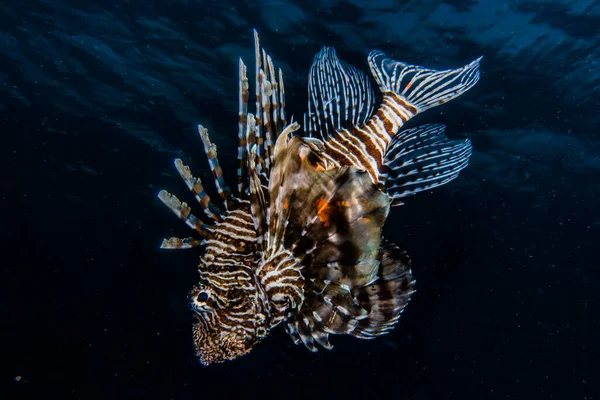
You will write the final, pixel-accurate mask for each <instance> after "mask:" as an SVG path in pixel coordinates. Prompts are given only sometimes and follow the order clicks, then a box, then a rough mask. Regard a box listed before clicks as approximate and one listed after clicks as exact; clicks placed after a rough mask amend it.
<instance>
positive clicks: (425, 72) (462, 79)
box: [369, 51, 483, 114]
mask: <svg viewBox="0 0 600 400" xmlns="http://www.w3.org/2000/svg"><path fill="white" fill-rule="evenodd" d="M482 58H483V57H479V58H478V59H476V60H474V61H473V62H471V63H470V64H467V65H465V66H464V67H462V68H458V69H451V70H446V71H436V70H433V69H427V68H423V67H420V66H417V65H409V64H406V63H403V62H400V61H394V60H392V59H390V58H388V57H386V56H385V54H384V53H382V52H381V51H372V52H371V53H370V54H369V66H370V68H371V73H372V74H373V77H374V78H375V80H376V81H377V84H378V85H379V88H380V89H381V91H382V92H383V93H386V92H393V93H395V94H397V95H399V96H400V97H401V98H403V99H404V100H406V101H407V102H408V103H409V105H410V106H413V107H415V108H416V113H419V112H423V111H425V110H427V109H429V108H432V107H435V106H437V105H440V104H444V103H446V102H448V101H450V100H452V99H454V98H456V97H458V96H460V95H461V94H463V93H464V92H466V91H467V90H469V89H471V88H472V87H473V86H475V84H476V83H477V82H478V81H479V64H480V62H481V59H482ZM416 113H415V114H416Z"/></svg>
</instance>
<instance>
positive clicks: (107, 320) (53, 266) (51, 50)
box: [0, 0, 600, 400]
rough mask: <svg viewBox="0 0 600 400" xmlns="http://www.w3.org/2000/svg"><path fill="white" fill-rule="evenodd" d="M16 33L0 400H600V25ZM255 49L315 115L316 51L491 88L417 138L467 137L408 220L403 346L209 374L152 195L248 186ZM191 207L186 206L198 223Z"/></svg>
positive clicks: (266, 18)
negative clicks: (245, 76)
mask: <svg viewBox="0 0 600 400" xmlns="http://www.w3.org/2000/svg"><path fill="white" fill-rule="evenodd" d="M5 3H6V4H3V5H2V7H1V9H0V27H1V28H0V49H1V53H0V54H1V57H2V58H1V64H0V79H1V82H2V97H1V99H0V121H1V128H0V130H1V134H2V142H1V143H2V144H1V145H0V151H1V157H0V160H1V162H2V166H1V168H0V175H1V177H2V180H1V181H0V182H1V186H0V206H1V208H0V211H1V212H2V215H1V219H0V221H2V228H3V229H2V230H1V235H2V237H1V240H0V243H1V244H2V250H3V251H2V259H1V260H2V261H1V268H0V302H1V303H0V326H1V329H0V334H1V337H0V343H1V346H2V347H1V348H0V350H1V352H0V354H1V356H0V360H1V363H2V368H1V370H2V376H1V377H0V380H1V381H2V386H1V392H0V397H2V398H3V399H4V398H6V399H12V398H15V399H16V398H21V399H22V398H33V396H38V395H43V396H44V397H45V398H61V399H68V398H79V399H95V398H99V399H107V398H142V397H143V398H157V399H166V398H175V399H188V398H189V399H191V398H217V396H218V398H219V399H221V398H223V399H225V398H248V399H251V398H265V397H266V398H279V397H280V398H286V399H291V398H315V399H320V398H327V399H338V398H339V399H348V398H351V399H364V398H384V397H393V398H398V399H405V398H406V399H446V398H457V399H587V400H590V399H598V398H600V388H599V385H598V383H597V372H594V371H597V370H598V369H599V368H600V362H599V360H600V358H599V357H600V345H599V344H598V343H599V342H598V337H600V326H599V319H600V318H599V315H600V313H599V310H600V308H599V303H600V301H599V295H598V293H599V290H600V267H599V265H600V256H599V255H598V245H599V244H600V212H599V204H600V203H599V201H598V198H599V197H600V136H599V132H598V124H599V122H600V114H599V113H598V109H599V106H600V60H599V55H600V35H599V34H600V31H599V29H600V3H598V2H597V1H596V2H595V1H583V0H582V1H566V0H564V1H558V0H557V1H548V2H542V1H502V2H501V1H494V0H480V1H464V2H463V1H461V2H459V1H445V2H436V1H407V2H402V1H388V0H378V1H357V0H354V1H351V0H346V1H333V0H328V1H324V2H304V1H288V2H285V1H273V0H267V1H260V2H258V1H248V2H232V1H220V2H214V1H183V0H180V1H160V2H159V1H146V2H141V1H138V2H136V1H119V2H91V1H88V2H80V1H77V2H75V1H61V0H56V1H32V0H28V1H22V2H14V3H13V2H10V3H9V2H5ZM252 28H256V29H257V30H258V32H259V34H260V36H261V40H262V44H263V45H264V47H265V48H266V50H267V51H268V52H269V53H270V54H271V56H272V57H273V58H274V59H275V61H276V62H277V63H278V64H279V65H280V66H281V67H282V69H283V72H284V75H285V83H286V94H287V103H288V114H295V116H296V118H297V119H300V118H301V116H302V114H303V113H304V112H305V110H306V101H307V94H306V88H307V75H308V68H309V66H310V64H311V62H312V58H313V56H314V54H315V53H316V52H318V51H319V50H320V48H321V46H323V45H330V46H335V47H336V49H337V51H338V54H339V55H340V57H341V58H342V59H344V60H345V61H348V62H350V63H352V64H354V65H357V66H358V67H360V68H361V69H363V70H365V71H367V70H368V69H367V63H366V56H367V54H368V52H369V51H370V50H372V49H381V50H384V51H386V52H387V53H388V54H389V55H391V56H392V57H394V58H395V59H399V60H403V61H407V62H410V63H414V64H422V65H426V66H428V67H431V68H441V69H446V68H456V67H459V66H462V65H464V64H466V63H467V62H469V61H471V60H472V59H474V58H475V57H477V56H479V55H484V61H483V64H482V78H481V81H480V82H479V83H478V84H477V86H476V87H475V88H474V89H473V90H472V91H470V92H468V93H467V94H465V95H463V96H461V97H460V98H459V99H457V100H454V101H453V102H451V103H450V104H447V105H444V106H442V107H438V108H435V109H433V110H430V111H428V112H426V113H425V114H423V115H422V116H419V117H418V118H417V119H416V121H414V123H415V124H417V123H432V122H435V123H444V124H446V125H448V128H447V132H448V134H449V135H450V136H451V137H456V138H461V137H469V138H471V140H472V141H473V145H474V149H475V150H474V155H473V157H472V160H471V164H470V166H469V167H468V168H467V169H466V170H465V171H463V172H462V173H461V176H460V178H459V179H457V180H456V181H454V182H452V183H451V184H448V185H446V186H444V187H443V188H440V189H437V190H435V191H432V192H431V193H424V194H420V195H418V196H415V197H413V198H410V199H408V200H407V202H406V203H407V204H406V205H405V206H403V207H400V208H396V209H393V210H392V212H391V215H390V217H389V219H388V222H387V224H386V230H385V236H386V237H389V238H390V239H393V240H394V241H396V242H398V243H399V244H400V245H401V247H402V248H403V249H405V250H407V251H408V252H409V254H410V255H411V258H412V260H413V273H414V275H415V277H416V279H417V290H418V291H417V293H416V294H415V296H414V297H413V300H412V302H411V303H410V305H409V306H408V307H407V309H406V312H405V313H404V315H403V317H402V319H401V321H400V323H399V324H398V325H397V327H396V329H395V330H394V331H392V333H391V334H389V335H388V336H385V337H381V338H379V339H376V340H374V341H359V340H357V339H352V338H346V337H333V338H332V344H333V345H334V350H332V351H329V352H328V351H320V352H319V353H318V354H311V353H309V352H308V351H306V349H304V348H303V347H300V346H294V345H293V343H292V341H291V340H290V338H289V337H288V336H287V334H286V333H285V332H284V331H283V329H277V330H276V331H274V332H272V333H271V335H270V336H269V338H268V339H267V340H266V341H265V342H264V343H261V344H260V345H258V346H257V347H256V348H255V349H254V350H253V351H252V353H251V354H250V355H248V356H244V357H242V358H240V359H238V360H236V361H234V362H230V363H226V364H222V365H215V366H211V367H208V368H205V367H202V366H201V365H200V364H199V363H198V361H197V358H196V357H195V356H194V351H193V346H192V341H191V324H192V314H191V312H189V310H188V308H187V304H186V297H185V296H186V294H187V292H188V291H189V290H190V289H191V287H192V285H193V284H194V283H195V282H196V281H197V272H196V265H197V260H198V256H199V253H198V252H196V251H194V250H189V251H185V252H184V251H181V252H166V251H161V250H159V249H158V246H159V244H160V242H161V240H162V238H163V236H171V235H180V236H184V235H187V233H188V232H187V230H186V227H185V226H183V225H182V224H181V223H180V222H179V221H177V219H175V218H173V217H172V215H171V214H170V213H169V212H168V210H167V209H166V208H164V207H163V206H162V205H161V204H160V202H159V201H158V200H157V199H156V197H155V194H156V192H157V191H158V189H160V188H165V189H167V190H170V191H173V192H176V193H179V194H184V193H186V192H185V186H184V185H183V184H182V183H181V182H180V180H179V178H178V177H176V176H175V174H174V172H175V170H174V168H173V167H172V159H173V158H174V157H181V158H183V159H184V161H186V162H187V163H188V164H191V165H192V166H193V167H195V170H197V171H198V170H199V171H203V172H202V173H203V174H204V175H202V176H206V173H208V168H207V164H206V160H205V158H204V155H203V154H202V148H201V145H200V140H199V138H198V137H197V134H196V133H195V125H196V124H198V123H202V124H203V125H205V126H207V127H208V128H209V129H210V131H211V137H212V138H213V140H214V142H216V144H217V145H218V146H219V152H220V155H221V161H222V164H224V167H225V169H226V177H227V178H228V179H231V178H233V177H234V173H235V162H234V159H235V154H236V134H237V58H238V57H240V56H241V57H243V58H244V59H245V60H246V62H247V64H249V65H250V67H251V68H253V58H252V54H253V42H252V40H253V39H252ZM186 200H188V201H190V200H191V196H190V199H187V198H186Z"/></svg>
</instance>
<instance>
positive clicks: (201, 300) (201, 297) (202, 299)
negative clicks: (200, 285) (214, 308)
mask: <svg viewBox="0 0 600 400" xmlns="http://www.w3.org/2000/svg"><path fill="white" fill-rule="evenodd" d="M196 300H197V301H198V302H199V303H204V302H205V301H206V300H208V293H206V292H200V293H198V296H196Z"/></svg>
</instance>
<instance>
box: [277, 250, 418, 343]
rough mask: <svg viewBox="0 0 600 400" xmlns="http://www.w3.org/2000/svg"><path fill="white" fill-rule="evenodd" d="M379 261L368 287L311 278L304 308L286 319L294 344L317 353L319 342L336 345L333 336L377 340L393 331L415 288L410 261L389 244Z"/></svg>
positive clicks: (381, 253) (381, 251)
mask: <svg viewBox="0 0 600 400" xmlns="http://www.w3.org/2000/svg"><path fill="white" fill-rule="evenodd" d="M377 261H378V264H379V268H378V271H377V276H376V277H375V279H374V280H373V281H372V282H370V283H369V284H367V285H363V286H358V287H354V288H351V289H348V288H346V287H342V286H339V285H337V284H333V283H325V282H323V281H320V280H314V279H313V280H312V281H310V283H309V284H307V287H306V290H305V299H304V303H303V305H302V308H301V309H300V310H299V311H295V312H292V313H290V314H288V315H287V316H286V319H285V327H286V331H287V332H288V334H289V335H290V336H291V338H292V340H293V341H294V343H296V344H299V343H303V344H304V345H305V346H306V347H307V348H308V349H309V350H310V351H316V346H315V343H318V344H319V345H321V346H322V347H323V348H326V349H331V348H332V346H331V344H330V343H329V334H338V335H341V334H348V335H352V336H355V337H358V338H361V339H372V338H375V337H377V336H380V335H384V334H386V333H388V332H389V331H390V330H391V329H393V328H394V325H395V324H396V323H397V322H398V320H399V318H400V316H401V315H402V312H403V310H404V308H405V307H406V305H407V304H408V302H409V301H410V299H411V297H412V295H413V293H414V292H415V291H414V285H415V281H414V280H413V277H412V272H411V270H410V259H409V257H408V256H407V254H406V252H403V251H401V250H400V249H399V248H398V247H397V246H396V245H394V244H386V245H384V246H382V248H381V249H380V250H379V253H378V256H377Z"/></svg>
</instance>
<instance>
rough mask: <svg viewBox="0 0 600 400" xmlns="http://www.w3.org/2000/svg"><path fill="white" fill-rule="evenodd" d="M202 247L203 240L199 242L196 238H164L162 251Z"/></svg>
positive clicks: (161, 246)
mask: <svg viewBox="0 0 600 400" xmlns="http://www.w3.org/2000/svg"><path fill="white" fill-rule="evenodd" d="M201 245H202V240H198V239H196V238H192V237H188V238H184V239H182V238H178V237H170V238H164V239H163V241H162V243H161V245H160V248H161V249H171V250H174V249H175V250H178V249H191V248H193V247H199V246H201Z"/></svg>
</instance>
